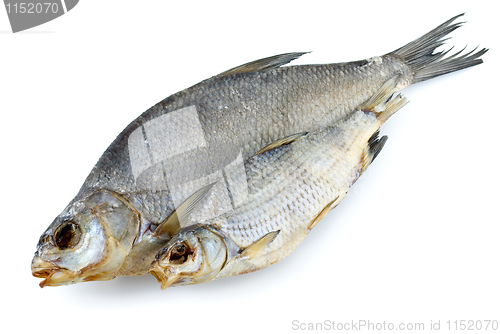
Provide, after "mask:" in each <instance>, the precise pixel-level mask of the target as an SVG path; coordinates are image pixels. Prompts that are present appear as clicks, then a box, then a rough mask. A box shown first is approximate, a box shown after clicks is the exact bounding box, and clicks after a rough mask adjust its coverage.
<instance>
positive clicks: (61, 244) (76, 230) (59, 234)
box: [54, 221, 81, 249]
mask: <svg viewBox="0 0 500 334" xmlns="http://www.w3.org/2000/svg"><path fill="white" fill-rule="evenodd" d="M80 236H81V230H80V227H79V226H78V225H77V224H75V223H73V222H72V221H65V222H64V223H62V224H61V225H60V226H59V227H58V228H57V230H56V233H54V243H55V245H56V246H57V247H58V248H59V249H66V248H70V247H74V246H75V245H76V244H78V242H79V241H80Z"/></svg>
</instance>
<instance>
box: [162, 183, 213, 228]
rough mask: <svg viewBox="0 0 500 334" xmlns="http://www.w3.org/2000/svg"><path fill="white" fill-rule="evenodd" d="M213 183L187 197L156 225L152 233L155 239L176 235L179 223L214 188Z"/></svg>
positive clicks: (179, 226)
mask: <svg viewBox="0 0 500 334" xmlns="http://www.w3.org/2000/svg"><path fill="white" fill-rule="evenodd" d="M214 184H215V182H214V183H211V184H209V185H207V186H205V187H203V188H201V189H200V190H198V191H196V192H195V193H194V194H192V195H191V196H189V197H188V198H187V199H186V200H185V201H184V203H182V204H181V205H179V207H177V209H175V210H174V211H173V212H172V213H171V214H170V215H169V216H168V217H167V218H166V219H165V220H164V221H163V222H161V223H160V225H158V227H157V228H156V230H155V231H154V236H155V237H172V236H173V235H175V234H177V232H179V230H180V229H181V223H180V222H181V221H182V220H183V219H185V218H187V217H188V216H189V215H190V214H191V212H193V210H194V209H195V208H196V205H198V203H200V202H201V200H202V199H203V198H205V196H206V195H207V193H208V192H210V190H211V189H212V187H213V186H214Z"/></svg>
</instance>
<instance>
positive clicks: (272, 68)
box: [32, 16, 486, 285]
mask: <svg viewBox="0 0 500 334" xmlns="http://www.w3.org/2000/svg"><path fill="white" fill-rule="evenodd" d="M457 17H458V16H457ZM457 17H454V18H452V19H450V20H448V21H447V22H445V23H443V24H442V25H440V26H439V27H437V28H436V29H434V30H433V31H431V32H430V33H428V34H427V35H424V36H423V37H421V38H419V39H417V40H415V41H413V42H411V43H409V44H408V45H406V46H404V47H402V48H400V49H398V50H396V51H394V52H391V53H388V54H386V55H384V56H381V57H373V58H370V59H367V60H362V61H356V62H349V63H339V64H325V65H302V66H289V67H281V66H282V65H284V64H286V63H288V62H290V61H291V60H293V59H295V58H297V57H298V56H300V55H301V54H300V53H292V54H285V55H279V56H275V57H270V58H266V59H263V60H259V61H256V62H252V63H249V64H245V65H243V66H240V67H237V68H234V69H231V70H229V71H226V72H224V73H221V74H219V75H217V76H214V77H212V78H210V79H207V80H205V81H203V82H201V83H199V84H197V85H195V86H193V87H191V88H188V89H186V90H184V91H181V92H179V93H177V94H174V95H172V96H170V97H168V98H166V99H165V100H163V101H161V102H160V103H158V104H156V105H155V106H153V107H152V108H150V109H149V110H148V111H146V112H145V113H143V114H142V115H141V116H139V117H138V118H137V119H136V120H134V121H133V122H132V123H131V124H130V125H129V126H127V128H125V129H124V130H123V132H122V133H121V134H120V135H119V136H118V137H117V138H116V140H115V141H114V142H113V143H112V144H111V145H110V146H109V148H108V149H107V150H106V151H105V152H104V154H103V155H102V157H101V158H100V159H99V161H98V162H97V164H96V165H95V167H94V168H93V170H92V171H91V172H90V174H89V176H88V177H87V179H86V180H85V182H84V184H83V186H82V187H81V189H80V191H79V193H78V194H77V195H76V197H75V198H74V199H73V200H72V201H71V202H70V204H69V205H68V206H67V208H66V209H65V210H64V211H63V212H62V213H61V214H60V215H59V216H58V217H57V218H56V219H55V220H54V222H53V223H52V224H51V225H50V226H49V228H48V229H47V230H46V231H45V232H44V233H43V234H42V236H41V238H40V241H39V244H38V246H37V252H36V254H35V258H34V259H33V262H32V273H33V275H34V276H36V277H41V278H46V279H45V281H43V282H42V284H41V285H62V284H71V283H76V282H80V281H86V280H99V279H110V278H112V277H114V276H119V275H140V274H145V273H147V272H148V267H149V264H150V263H151V261H152V260H153V259H154V256H155V254H156V252H157V251H158V250H159V249H160V248H161V247H162V246H163V245H164V244H165V242H166V241H167V240H168V239H170V237H171V235H170V234H169V233H163V234H159V233H158V232H157V233H155V232H154V231H155V228H156V227H158V226H159V225H161V224H162V223H163V222H164V221H165V220H166V219H167V218H168V217H169V216H170V215H172V214H173V213H174V212H175V210H176V208H177V207H178V206H179V205H181V203H183V201H184V200H185V199H186V198H188V197H189V196H190V195H191V194H193V193H194V192H196V191H197V190H198V189H200V188H202V187H204V186H206V185H208V184H211V183H213V182H216V181H217V180H219V179H220V178H228V177H229V176H228V173H229V171H230V170H231V168H232V167H230V166H232V165H241V164H242V163H243V161H245V160H247V159H248V158H249V157H251V156H252V155H254V154H255V153H256V152H257V151H259V150H260V149H261V148H262V147H264V146H266V145H269V144H271V143H274V142H276V141H277V140H279V139H282V138H285V137H287V136H290V135H293V134H295V133H299V132H313V131H317V130H319V129H321V128H324V127H327V126H332V125H333V124H335V123H336V122H337V121H338V120H340V119H342V118H344V117H345V116H346V115H347V114H348V113H349V112H350V111H352V110H354V109H355V108H356V107H358V106H359V105H360V104H362V103H363V102H365V101H366V100H368V99H369V98H370V97H371V96H372V95H373V94H374V93H375V92H376V91H377V89H378V88H379V87H380V86H381V85H382V84H383V83H384V82H386V81H387V80H388V79H390V78H393V77H395V76H396V79H395V80H396V85H395V88H394V90H398V89H401V88H403V87H405V86H407V85H409V84H411V83H414V82H419V81H423V80H427V79H430V78H433V77H435V76H439V75H442V74H446V73H449V72H453V71H456V70H459V69H462V68H466V67H470V66H474V65H477V64H479V63H481V62H482V61H481V59H479V57H480V56H481V55H482V54H484V52H486V50H480V51H478V52H475V53H471V54H468V55H464V56H457V55H458V54H456V55H452V56H450V57H448V58H446V59H442V58H443V56H444V54H443V53H440V52H438V53H435V52H434V50H435V48H436V47H438V46H440V45H441V44H442V41H443V39H444V37H445V36H446V35H447V34H449V33H450V32H451V31H453V30H454V29H456V28H457V27H458V26H459V25H460V24H459V23H452V22H453V21H454V20H455V19H456V18H457ZM233 190H234V189H229V194H228V195H227V196H228V198H233V197H234V196H233V195H234V194H232V191H233ZM104 194H113V197H114V198H115V199H116V200H117V201H118V204H117V205H118V206H119V207H122V208H126V210H128V212H127V213H126V214H123V215H112V214H109V217H108V218H107V219H102V217H100V216H99V214H98V213H99V212H100V210H101V209H100V206H99V205H101V204H99V205H98V204H96V203H94V202H93V201H90V202H89V201H88V198H90V197H92V196H98V197H99V196H104ZM104 197H106V196H104ZM226 202H227V201H226ZM108 204H109V203H108ZM234 204H235V203H231V206H232V208H234ZM102 205H104V204H102ZM228 205H229V204H227V205H226V207H223V208H220V207H219V208H213V213H212V216H214V215H217V214H220V213H221V212H225V211H227V210H228V207H227V206H228ZM82 207H85V208H86V209H85V210H88V211H89V212H91V213H92V214H93V215H94V217H93V218H95V221H96V222H99V223H98V224H97V223H96V224H97V225H96V227H95V229H94V230H96V229H97V230H99V231H100V232H99V233H101V234H102V233H104V234H105V235H109V238H111V239H113V240H115V241H116V240H120V238H121V236H120V235H114V234H113V233H107V232H106V231H121V229H122V228H125V230H127V231H134V232H133V233H135V239H134V241H133V243H132V244H131V245H129V244H128V243H127V245H126V246H123V247H122V248H123V251H120V256H116V257H115V256H114V255H113V256H111V255H110V254H111V253H110V252H101V254H100V256H94V257H89V256H86V255H84V253H85V251H83V249H81V248H78V247H79V246H80V244H79V242H83V240H87V239H86V238H85V235H84V234H85V233H87V232H85V231H83V230H84V229H83V228H81V227H80V226H79V224H78V223H77V220H78V218H73V215H75V214H76V215H78V212H79V210H80V208H82ZM108 213H109V212H108ZM123 217H126V220H125V221H126V222H134V223H131V225H130V226H127V227H123V224H124V222H123V221H120V219H123ZM129 217H137V219H138V221H139V223H138V225H137V224H136V223H135V220H137V219H129ZM113 219H118V220H117V221H114V220H113ZM68 224H69V225H68ZM111 225H116V226H119V227H120V228H118V229H117V228H115V227H114V226H111ZM67 226H72V227H73V228H67ZM62 227H64V228H62ZM61 228H62V230H61ZM94 230H93V231H94ZM57 231H63V232H65V233H62V232H61V233H62V234H61V238H59V239H60V240H59V242H58V241H57V240H56V239H57V238H56V235H55V234H57ZM105 232H106V233H107V234H106V233H105ZM131 233H132V232H131ZM117 238H118V239H117ZM61 240H62V241H64V242H62V241H61ZM108 241H109V240H108V237H106V240H105V241H103V242H104V243H105V244H106V245H107V246H104V245H100V246H99V247H100V249H108V248H109V247H108V246H109V242H108ZM115 241H113V243H115ZM61 246H62V248H61ZM106 247H108V248H106ZM76 249H79V251H78V252H73V253H71V250H75V251H76ZM109 249H117V248H115V247H111V248H109ZM60 251H64V252H63V253H64V254H61V255H60V257H59V258H58V260H57V262H54V261H55V260H53V259H54V257H53V256H52V255H50V256H49V254H53V253H54V252H55V253H60ZM110 256H111V258H113V261H114V262H116V263H114V264H113V265H110V264H109V263H108V264H106V265H104V263H107V262H108V261H109V258H110ZM65 257H69V258H70V259H71V260H70V261H76V259H77V258H78V257H83V258H85V259H87V260H89V259H90V258H92V261H90V260H89V261H90V262H89V261H87V262H86V264H85V265H83V264H79V265H78V267H81V269H80V270H79V271H77V272H76V271H74V270H72V269H69V267H72V268H73V267H75V266H73V265H69V267H68V265H67V264H66V262H67V261H61V259H62V258H65ZM82 266H83V267H82ZM101 267H102V268H103V270H104V271H103V272H102V276H100V273H99V270H98V268H101ZM111 267H112V268H113V269H110V268H111ZM57 271H68V274H67V275H66V276H67V277H73V279H67V280H64V279H63V278H60V279H55V277H56V275H55V273H56V272H57ZM63 276H64V275H62V276H60V277H63ZM66 276H64V277H66Z"/></svg>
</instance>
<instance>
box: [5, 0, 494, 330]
mask: <svg viewBox="0 0 500 334" xmlns="http://www.w3.org/2000/svg"><path fill="white" fill-rule="evenodd" d="M27 1H28V0H27ZM241 3H242V2H236V1H225V2H222V1H203V2H202V1H199V2H190V3H188V2H183V4H180V2H179V1H175V2H174V1H168V2H167V1H117V0H114V1H110V0H107V1H89V0H82V1H80V3H79V4H78V5H77V6H76V7H75V8H74V9H73V10H72V11H70V12H69V13H68V14H66V15H64V16H62V17H60V18H58V19H56V20H54V21H52V22H49V23H47V24H44V25H42V26H39V27H35V28H33V29H31V30H28V31H26V32H21V33H18V34H12V33H11V32H9V30H10V26H9V23H8V19H7V15H6V13H5V11H4V10H3V9H0V32H1V33H0V45H1V53H0V110H1V113H2V118H1V123H0V124H1V131H0V143H1V144H0V145H1V165H0V168H1V180H2V183H1V184H2V192H1V200H0V203H1V208H2V210H1V214H2V218H1V219H2V223H3V224H2V227H3V228H2V241H1V243H0V245H1V252H0V254H2V265H1V269H0V270H1V275H0V277H1V278H0V279H1V286H2V292H3V295H2V305H3V306H4V311H3V312H2V313H1V314H2V315H1V318H2V321H1V323H2V325H1V326H2V328H9V327H10V326H15V328H16V331H17V332H20V331H24V330H28V331H30V332H31V333H58V332H68V333H88V332H89V331H90V330H91V331H93V332H108V333H110V332H111V331H113V332H122V333H123V332H124V333H136V332H139V331H141V332H162V333H181V332H182V333H183V332H195V331H198V332H216V331H217V332H220V333H225V332H232V333H267V332H271V331H275V332H280V333H285V332H296V331H294V330H293V321H294V320H296V321H298V322H300V323H310V322H313V323H316V322H324V321H325V320H327V321H335V322H351V321H358V320H366V321H371V322H373V323H378V322H380V323H381V322H383V321H385V322H387V323H389V322H390V323H394V324H396V325H397V324H398V323H400V322H403V323H415V322H422V323H424V324H425V326H426V327H425V328H426V329H427V330H428V331H429V330H430V327H429V324H430V322H431V321H433V322H434V323H436V322H437V321H441V330H444V329H445V328H446V321H448V320H451V321H454V320H487V319H495V317H496V320H498V321H500V285H499V282H500V269H499V255H500V242H499V237H500V219H499V218H498V207H499V206H500V202H499V200H500V195H499V193H498V191H499V189H500V181H499V153H498V151H499V124H500V115H499V114H500V113H499V112H500V107H499V106H500V103H499V100H498V99H499V97H500V93H499V90H498V88H499V84H498V82H499V78H500V73H499V70H498V69H499V64H498V60H499V54H498V48H499V46H500V45H499V38H498V35H497V32H498V25H497V24H496V23H495V21H497V19H498V16H497V14H498V9H496V8H497V7H496V3H495V2H494V1H489V2H488V1H411V2H405V1H356V2H353V1H350V2H348V1H342V2H340V1H336V2H334V1H304V2H300V3H299V2H292V1H274V2H273V1H251V2H250V1H248V2H246V3H245V4H241ZM494 5H495V6H494ZM462 12H466V16H465V17H464V19H463V20H465V21H468V23H467V24H466V25H465V26H464V27H462V28H459V29H458V30H457V31H455V32H454V33H453V34H452V36H453V39H452V40H451V41H449V45H456V46H457V49H460V48H462V47H465V46H466V45H468V46H469V47H468V48H469V49H472V48H473V47H475V46H476V45H480V46H481V47H488V48H490V49H491V50H490V51H489V52H488V53H487V54H486V55H485V56H484V57H483V59H484V64H482V65H480V66H477V67H475V68H472V69H468V70H464V71H460V72H458V73H455V74H451V75H446V76H443V77H440V78H437V79H434V80H432V81H427V82H424V83H420V84H417V85H414V86H411V87H409V88H407V89H405V90H404V91H403V92H404V94H405V95H406V96H407V97H408V98H409V100H410V101H411V102H410V104H409V105H408V106H406V107H405V108H403V109H402V110H400V111H399V112H398V113H397V115H395V116H394V117H393V118H391V119H390V120H389V121H388V123H387V124H386V125H384V127H383V128H382V134H387V135H389V141H388V143H387V145H386V147H385V148H384V150H383V151H382V153H381V154H380V156H379V157H378V158H377V160H376V161H375V163H374V164H373V165H372V166H371V167H370V169H369V170H368V171H367V173H366V174H365V175H363V177H362V178H361V179H360V180H359V181H358V182H357V184H355V185H354V187H353V188H352V189H351V192H350V194H349V196H348V197H347V198H346V199H345V200H344V202H343V203H342V204H341V205H340V206H339V207H337V208H336V209H335V210H334V212H332V213H330V214H329V215H328V217H327V218H325V219H324V220H323V221H322V222H321V223H320V224H318V226H317V227H315V229H314V230H313V231H312V232H311V234H310V235H309V236H308V237H307V238H306V240H305V241H304V242H303V243H302V244H301V245H300V246H299V247H298V248H297V249H296V251H295V252H294V253H293V254H292V255H290V256H289V257H288V258H287V259H285V260H284V261H282V262H281V263H278V264H276V265H274V266H272V267H269V268H267V269H264V270H262V271H260V272H256V273H252V274H248V275H243V276H240V277H234V278H227V279H223V280H218V281H214V282H211V283H207V284H201V285H195V286H187V287H177V288H169V289H167V290H165V291H161V290H160V286H159V284H158V283H157V282H156V280H155V279H154V278H153V277H152V276H144V277H125V278H123V277H122V278H117V279H115V280H113V281H109V282H90V283H83V284H77V285H72V286H67V287H58V288H51V287H47V288H44V289H40V288H39V287H38V283H39V281H40V279H37V278H34V277H32V276H31V271H30V263H31V258H32V256H33V253H34V251H35V246H36V243H37V241H38V238H39V236H40V234H41V233H42V232H43V231H44V230H45V228H46V227H47V226H48V225H49V224H50V222H51V221H52V220H53V219H54V218H55V217H56V216H57V214H58V213H59V212H60V211H61V210H62V209H63V208H64V207H65V206H66V205H67V203H68V202H69V201H70V200H71V199H72V197H73V196H74V195H75V194H76V193H77V191H78V189H79V187H80V186H81V184H82V183H83V180H84V179H85V177H86V176H87V174H88V173H89V172H90V170H91V168H92V167H93V165H94V164H95V162H96V161H97V160H98V158H99V156H100V155H101V154H102V152H104V150H105V149H106V148H107V146H108V145H109V144H110V143H111V142H112V140H113V139H114V138H115V137H116V135H118V134H119V133H120V131H121V130H122V129H123V128H124V127H125V126H126V125H127V124H128V123H129V122H130V121H132V120H133V119H134V118H135V117H137V116H138V115H139V114H140V113H142V112H143V111H145V110H146V109H147V108H149V107H150V106H152V105H153V104H155V103H156V102H158V101H160V100H162V99H163V98H165V97H167V96H168V95H170V94H173V93H175V92H177V91H179V90H182V89H184V88H186V87H189V86H191V85H193V84H195V83H197V82H199V81H201V80H203V79H205V78H208V77H210V76H212V75H214V74H217V73H220V72H222V71H224V70H226V69H229V68H231V67H234V66H237V65H239V64H242V63H245V62H248V61H252V60H255V59H258V58H263V57H266V56H270V55H274V54H279V53H284V52H292V51H314V52H313V53H311V54H307V55H305V56H303V57H302V58H301V59H299V60H298V61H295V62H294V64H305V63H327V62H343V61H351V60H358V59H364V58H368V57H371V56H375V55H382V54H384V53H387V52H389V51H392V50H394V49H396V48H398V47H400V46H402V45H404V44H406V43H407V42H409V41H411V40H412V39H414V38H417V37H419V36H420V35H422V34H424V33H426V32H427V31H429V30H431V29H432V28H434V27H435V26H437V25H439V24H440V23H442V22H444V21H445V20H447V19H448V18H450V17H452V16H454V15H456V14H459V13H462ZM353 332H354V331H353ZM372 332H373V331H372ZM421 332H422V331H421ZM434 332H435V331H434Z"/></svg>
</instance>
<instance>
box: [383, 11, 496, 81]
mask: <svg viewBox="0 0 500 334" xmlns="http://www.w3.org/2000/svg"><path fill="white" fill-rule="evenodd" d="M462 15H464V14H460V15H457V16H455V17H452V18H451V19H449V20H448V21H446V22H444V23H443V24H441V25H440V26H438V27H436V28H435V29H433V30H431V31H430V32H428V33H427V34H425V35H423V36H422V37H420V38H417V39H416V40H414V41H413V42H410V43H408V44H406V45H405V46H403V47H402V48H399V49H397V50H394V51H392V52H391V53H388V54H387V55H388V56H389V55H392V56H396V57H398V58H400V59H402V60H403V61H404V62H405V63H406V64H408V65H409V66H410V67H411V68H412V69H413V71H414V73H415V77H414V79H413V83H415V82H420V81H424V80H428V79H432V78H435V77H437V76H440V75H443V74H447V73H451V72H454V71H458V70H461V69H464V68H467V67H471V66H475V65H478V64H481V63H482V62H483V61H482V60H481V59H479V57H481V56H482V55H484V54H485V53H486V51H488V49H481V50H479V51H476V50H477V47H476V48H475V49H474V50H472V51H471V52H469V53H465V54H462V52H463V51H464V49H462V50H461V51H459V52H457V53H455V54H453V55H451V56H448V57H446V58H444V57H445V56H446V55H447V54H448V53H449V52H450V51H451V49H452V48H451V49H449V50H446V51H440V52H434V51H435V50H436V49H437V48H438V47H440V46H441V45H443V44H444V42H445V41H446V40H447V39H448V38H445V37H446V36H447V35H448V34H449V33H451V32H452V31H454V30H455V29H457V28H458V27H460V26H461V25H462V24H463V22H457V23H452V22H453V21H455V20H456V19H457V18H458V17H460V16H462Z"/></svg>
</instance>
